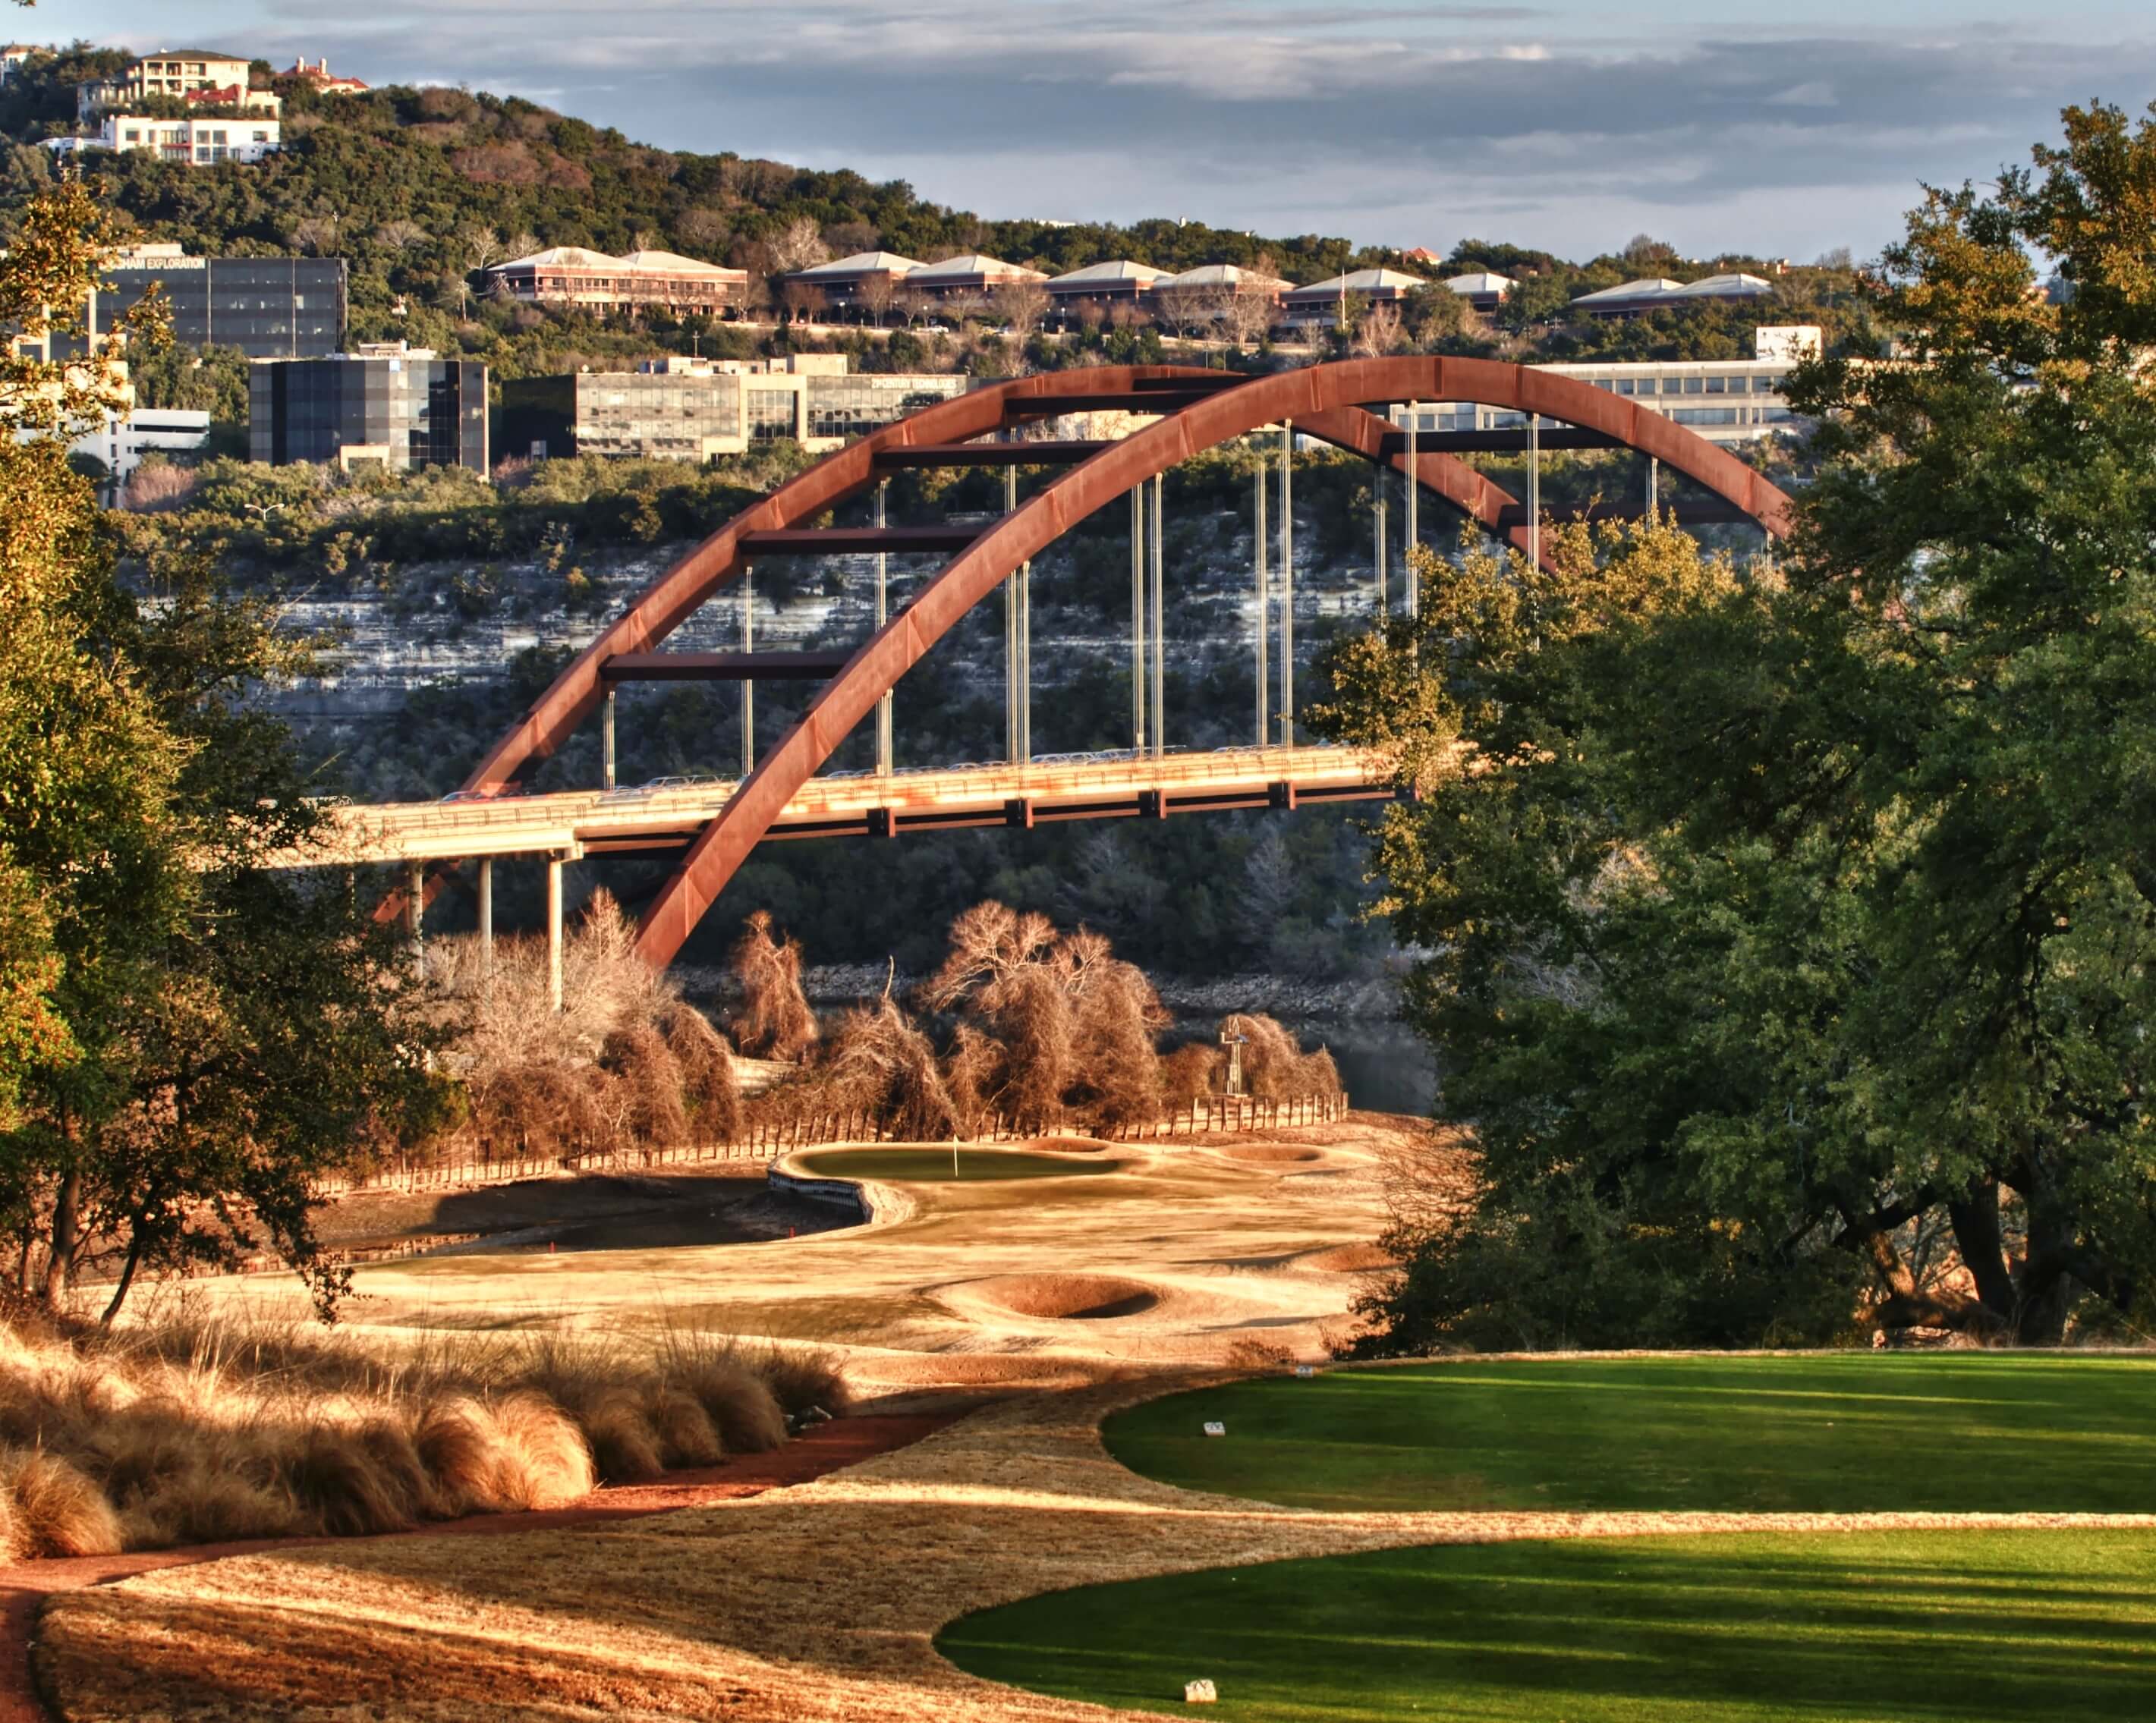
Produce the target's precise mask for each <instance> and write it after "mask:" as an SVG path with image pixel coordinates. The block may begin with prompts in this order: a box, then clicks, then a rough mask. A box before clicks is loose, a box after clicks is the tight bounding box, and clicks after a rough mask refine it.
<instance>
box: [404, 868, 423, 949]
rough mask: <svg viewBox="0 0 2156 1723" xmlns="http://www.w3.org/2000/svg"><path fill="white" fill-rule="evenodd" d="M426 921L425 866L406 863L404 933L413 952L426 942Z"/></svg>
mask: <svg viewBox="0 0 2156 1723" xmlns="http://www.w3.org/2000/svg"><path fill="white" fill-rule="evenodd" d="M426 919H427V864H425V863H424V862H408V863H406V864H405V867H404V931H405V932H406V933H407V934H408V935H409V936H411V940H412V949H413V951H418V949H419V947H420V946H422V945H423V944H424V943H425V942H426V931H425V922H426Z"/></svg>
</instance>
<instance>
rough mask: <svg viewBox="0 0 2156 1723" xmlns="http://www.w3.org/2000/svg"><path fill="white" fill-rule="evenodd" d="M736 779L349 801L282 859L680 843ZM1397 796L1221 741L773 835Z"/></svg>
mask: <svg viewBox="0 0 2156 1723" xmlns="http://www.w3.org/2000/svg"><path fill="white" fill-rule="evenodd" d="M737 787H738V786H737V783H736V782H735V781H733V780H731V779H719V780H714V781H711V782H697V783H689V784H678V785H660V786H655V787H641V788H635V789H623V790H614V791H612V792H604V791H598V790H576V791H567V792H557V793H555V794H551V795H543V796H497V797H491V798H489V799H485V800H479V799H471V800H456V799H453V800H450V801H446V802H411V803H391V804H388V805H383V806H378V807H346V808H338V809H336V829H335V832H334V833H333V836H332V838H331V841H330V842H329V843H327V844H324V845H323V846H322V847H321V848H320V849H313V850H309V851H307V852H305V853H304V854H290V855H285V856H281V857H280V858H278V859H277V861H278V864H280V865H284V866H289V867H341V866H347V865H350V864H354V863H366V862H426V861H447V860H461V859H476V858H478V857H480V856H500V855H532V854H550V855H562V856H570V857H574V856H579V855H584V854H607V853H612V852H621V851H633V850H655V849H672V848H679V847H680V846H681V845H683V844H686V843H688V842H689V841H690V839H691V838H694V837H695V836H696V833H697V832H698V831H700V830H701V828H703V827H704V826H705V825H706V824H707V823H709V822H711V820H713V819H715V818H717V816H718V814H719V813H720V811H721V809H722V808H725V806H726V803H727V801H728V799H729V798H730V797H731V796H732V795H733V793H734V791H735V790H736V788H737ZM1390 793H1392V792H1391V786H1390V784H1389V781H1388V780H1387V778H1386V777H1385V773H1384V770H1383V766H1382V765H1381V764H1380V763H1378V762H1373V761H1372V760H1371V759H1370V758H1369V757H1368V756H1366V755H1364V754H1363V753H1362V752H1360V751H1358V750H1355V749H1350V748H1332V747H1292V748H1223V749H1220V750H1219V751H1214V752H1208V753H1189V754H1177V753H1170V754H1166V755H1163V756H1160V757H1159V758H1158V759H1155V758H1152V757H1148V756H1132V755H1130V754H1121V755H1087V756H1078V757H1075V758H1073V757H1067V756H1048V757H1046V758H1044V759H1040V760H1037V761H1034V762H1033V763H1031V764H1030V765H1026V766H1016V765H991V766H962V767H949V768H945V769H939V770H932V771H920V772H894V773H893V774H892V775H891V777H876V776H875V774H873V773H870V772H860V773H854V774H844V773H841V774H833V775H827V776H824V777H814V778H811V779H809V780H808V782H807V783H806V784H805V785H803V787H802V789H801V792H800V793H799V794H798V795H797V796H795V797H794V798H793V801H791V802H789V803H788V804H787V807H786V811H785V812H784V813H783V814H782V815H781V816H780V817H779V819H778V823H777V824H776V825H775V826H774V827H773V830H772V832H771V835H772V836H773V837H774V838H823V837H846V836H865V835H876V836H896V835H898V834H899V833H905V832H910V831H929V830H936V829H939V828H952V827H961V826H997V825H1011V826H1031V825H1034V824H1036V823H1048V822H1050V821H1053V820H1063V819H1115V818H1166V817H1167V816H1168V815H1169V814H1171V813H1205V812H1212V811H1216V810H1219V809H1222V808H1265V807H1289V808H1291V807H1294V806H1296V805H1297V804H1299V803H1305V802H1313V803H1314V802H1337V801H1356V800H1365V799H1369V798H1373V797H1383V796H1387V795H1389V794H1390Z"/></svg>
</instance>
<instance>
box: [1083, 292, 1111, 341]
mask: <svg viewBox="0 0 2156 1723" xmlns="http://www.w3.org/2000/svg"><path fill="white" fill-rule="evenodd" d="M1107 315H1108V308H1107V307H1106V305H1102V304H1101V302H1100V300H1096V299H1081V300H1079V301H1078V326H1079V328H1081V330H1083V331H1085V332H1086V334H1088V335H1097V334H1099V333H1100V331H1101V324H1102V323H1104V322H1106V320H1107Z"/></svg>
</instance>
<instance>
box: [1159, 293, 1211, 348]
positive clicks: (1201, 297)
mask: <svg viewBox="0 0 2156 1723" xmlns="http://www.w3.org/2000/svg"><path fill="white" fill-rule="evenodd" d="M1205 298H1206V295H1205V290H1204V289H1203V288H1199V287H1161V288H1156V289H1155V290H1153V295H1152V306H1153V311H1154V314H1155V315H1157V316H1158V317H1159V319H1160V320H1161V321H1162V322H1163V323H1164V324H1166V325H1167V326H1168V328H1170V329H1171V330H1173V331H1175V333H1176V334H1178V335H1181V336H1188V334H1189V333H1190V331H1191V329H1192V327H1193V326H1194V325H1195V324H1196V323H1197V321H1198V320H1199V318H1200V317H1202V316H1204V314H1205V305H1204V301H1205Z"/></svg>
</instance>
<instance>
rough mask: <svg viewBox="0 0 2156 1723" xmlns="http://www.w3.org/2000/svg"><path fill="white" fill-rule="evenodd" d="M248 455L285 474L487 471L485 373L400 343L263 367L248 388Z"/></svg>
mask: <svg viewBox="0 0 2156 1723" xmlns="http://www.w3.org/2000/svg"><path fill="white" fill-rule="evenodd" d="M247 409H248V410H247V438H248V453H249V456H250V457H251V458H252V459H255V460H258V461H265V462H268V463H269V464H272V465H275V466H285V465H288V464H291V463H293V462H295V461H312V462H316V463H319V464H322V465H325V466H337V467H341V468H344V469H346V470H362V469H368V468H375V469H382V470H385V471H388V472H398V473H401V472H408V471H410V470H411V469H413V468H415V467H454V466H463V467H470V469H472V470H473V471H474V472H478V473H484V472H485V471H486V470H487V469H488V465H489V462H488V458H487V419H486V367H485V366H484V365H480V364H477V363H475V362H472V361H470V360H463V359H444V358H441V357H439V356H437V355H435V354H434V353H433V352H432V351H429V350H428V349H427V348H425V347H408V346H405V344H404V343H403V342H402V341H382V342H370V343H366V344H363V345H362V346H361V347H360V350H359V351H357V352H356V353H338V354H334V355H332V356H330V357H327V358H321V359H264V360H259V361H257V362H256V363H255V365H254V369H253V373H252V375H251V376H250V377H249V379H248V398H247Z"/></svg>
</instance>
